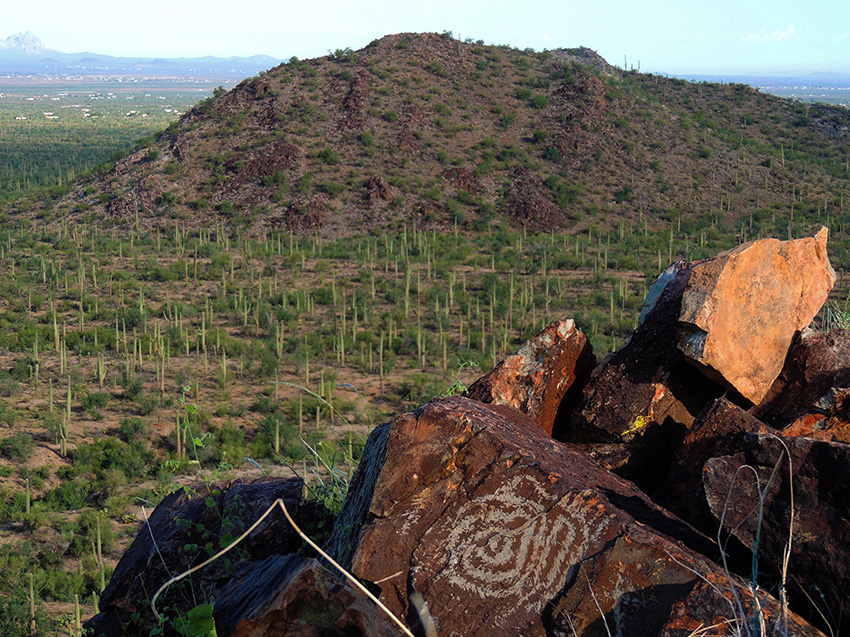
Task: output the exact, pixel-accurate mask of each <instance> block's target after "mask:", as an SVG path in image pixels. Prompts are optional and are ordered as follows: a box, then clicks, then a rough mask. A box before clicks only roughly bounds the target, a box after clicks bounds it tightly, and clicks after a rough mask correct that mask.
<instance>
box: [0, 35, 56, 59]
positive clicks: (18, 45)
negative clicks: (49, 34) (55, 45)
mask: <svg viewBox="0 0 850 637" xmlns="http://www.w3.org/2000/svg"><path fill="white" fill-rule="evenodd" d="M0 51H4V52H7V53H19V54H24V55H41V54H42V53H51V52H52V51H53V49H51V48H49V47H47V46H45V45H44V43H43V42H42V41H41V40H39V39H38V38H37V37H36V36H34V35H33V34H32V33H30V32H29V31H27V32H26V33H16V34H14V35H10V36H9V37H8V38H6V39H4V40H0Z"/></svg>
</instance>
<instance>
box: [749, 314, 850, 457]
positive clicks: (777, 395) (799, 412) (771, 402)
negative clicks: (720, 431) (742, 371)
mask: <svg viewBox="0 0 850 637" xmlns="http://www.w3.org/2000/svg"><path fill="white" fill-rule="evenodd" d="M848 396H850V330H832V331H830V332H818V331H815V330H810V329H806V330H803V332H802V333H801V334H800V337H799V338H798V339H797V340H796V342H795V343H794V346H793V347H792V348H791V351H790V352H788V357H787V359H786V360H785V365H784V367H783V368H782V372H781V373H780V374H779V378H777V379H776V381H775V382H774V383H773V386H772V387H771V388H770V391H769V392H768V394H767V396H766V397H765V398H764V400H762V402H761V403H760V404H758V405H756V406H755V407H753V408H752V410H751V412H752V413H753V414H754V415H755V416H757V417H759V418H760V419H761V420H763V421H764V422H766V423H768V424H770V425H772V426H773V427H778V428H783V427H785V428H786V429H785V430H784V431H783V435H788V436H809V437H815V438H820V439H823V440H836V441H840V442H850V411H848V410H850V401H848Z"/></svg>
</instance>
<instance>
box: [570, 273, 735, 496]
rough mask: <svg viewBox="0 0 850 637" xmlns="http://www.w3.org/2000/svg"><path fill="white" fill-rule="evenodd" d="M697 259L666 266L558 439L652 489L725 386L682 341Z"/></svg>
mask: <svg viewBox="0 0 850 637" xmlns="http://www.w3.org/2000/svg"><path fill="white" fill-rule="evenodd" d="M692 269H693V264H690V263H684V262H681V261H680V262H677V263H674V264H673V265H671V266H670V267H668V268H667V269H666V270H665V271H664V272H663V273H662V275H661V276H660V277H659V278H658V280H657V281H656V282H655V283H654V284H653V285H652V287H651V288H650V290H649V292H648V294H647V297H646V302H645V305H644V309H643V311H642V312H641V316H640V323H639V325H638V327H637V329H636V330H635V332H634V334H632V337H631V338H630V339H629V341H628V342H627V343H626V344H625V345H624V346H623V347H621V348H620V349H619V350H618V351H616V352H614V353H613V354H611V355H610V356H609V357H608V358H606V359H605V360H604V361H603V362H602V363H601V364H600V365H599V366H598V367H597V368H596V369H594V370H593V372H592V373H591V375H590V378H589V379H588V381H587V382H586V383H585V385H584V387H583V388H582V390H581V395H580V398H579V401H578V404H577V406H576V407H575V409H574V410H573V412H572V414H571V416H570V422H569V425H568V426H564V425H561V424H560V423H556V426H555V430H556V432H560V433H559V434H558V439H559V440H563V441H567V442H569V443H571V444H573V445H575V446H576V449H578V450H581V451H582V452H584V453H589V454H592V456H593V458H594V459H595V460H596V461H597V462H599V463H600V464H601V465H603V466H605V467H607V468H609V469H611V470H613V471H616V472H617V473H618V474H619V475H621V476H623V477H625V478H627V479H629V480H632V481H634V482H635V483H637V484H638V485H639V486H640V487H641V488H642V489H644V490H645V491H647V492H651V491H653V490H654V489H655V487H656V486H657V485H658V483H659V481H660V480H661V478H662V477H663V476H664V474H665V473H666V471H667V467H668V466H669V464H670V462H671V460H672V456H673V452H674V451H675V449H676V447H677V446H678V444H679V441H681V439H682V437H683V436H684V434H685V432H686V431H687V429H688V427H690V426H691V424H693V421H694V418H695V417H696V415H697V414H699V413H700V411H701V410H702V409H703V407H704V406H705V404H706V403H708V402H710V401H711V400H713V399H715V398H717V397H718V396H720V395H722V394H723V393H724V392H725V391H726V390H725V388H724V387H722V386H721V385H719V384H717V383H715V382H713V381H711V380H709V379H706V378H705V377H704V376H703V375H702V374H701V373H700V371H699V370H697V369H696V368H694V367H693V366H691V365H688V364H687V363H686V362H685V359H684V356H683V355H682V352H681V351H679V349H678V348H677V347H676V338H677V330H678V319H679V312H680V310H681V305H682V293H683V291H684V289H685V287H686V286H687V284H688V281H689V279H690V276H691V271H692Z"/></svg>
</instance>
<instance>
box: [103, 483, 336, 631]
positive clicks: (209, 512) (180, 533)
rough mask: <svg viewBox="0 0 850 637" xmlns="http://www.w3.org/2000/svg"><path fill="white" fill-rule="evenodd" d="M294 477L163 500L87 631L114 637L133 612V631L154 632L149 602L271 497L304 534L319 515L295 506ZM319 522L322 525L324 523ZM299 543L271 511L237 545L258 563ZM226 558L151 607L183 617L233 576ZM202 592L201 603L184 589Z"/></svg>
mask: <svg viewBox="0 0 850 637" xmlns="http://www.w3.org/2000/svg"><path fill="white" fill-rule="evenodd" d="M302 485H303V482H302V480H301V479H300V478H296V479H286V480H283V479H280V478H271V477H268V478H260V479H258V480H254V481H243V480H235V481H233V482H223V483H220V484H210V485H207V484H201V485H197V486H196V487H194V488H193V489H186V490H183V489H181V490H179V491H175V492H174V493H172V494H171V495H169V496H166V497H165V498H164V499H163V501H162V502H161V503H160V504H159V506H157V507H156V509H154V511H153V512H152V513H151V515H150V518H149V519H148V523H147V524H144V525H143V526H142V527H141V529H140V530H139V533H138V535H137V536H136V539H135V540H133V543H132V544H131V545H130V548H129V549H127V552H126V553H125V554H124V555H123V556H122V557H121V560H120V561H119V562H118V565H117V566H116V567H115V571H114V572H113V574H112V578H111V579H110V581H109V584H108V586H107V587H106V589H105V590H104V591H103V594H102V595H101V600H100V609H101V612H100V614H99V615H96V616H95V617H93V618H92V619H90V620H89V621H88V622H86V627H87V628H89V629H90V630H91V631H92V634H95V635H121V634H124V633H123V632H122V624H124V623H126V622H128V621H129V620H130V617H131V616H132V615H134V614H137V613H138V619H137V620H136V623H135V624H134V627H135V628H136V629H138V631H139V633H138V634H143V633H144V634H147V632H148V630H149V629H151V628H153V627H154V626H156V625H157V621H156V619H155V617H154V616H153V614H152V613H151V610H150V599H151V597H152V596H153V594H154V593H155V592H156V590H157V589H158V588H159V587H160V586H161V585H162V584H164V583H165V582H166V581H168V580H169V579H170V578H171V577H172V576H174V575H178V574H180V573H182V572H184V571H186V570H188V569H189V568H190V567H192V566H194V565H196V564H199V563H200V562H202V561H204V560H205V559H206V558H207V557H209V553H208V552H207V550H206V548H205V546H206V545H207V544H211V545H212V546H214V547H220V546H223V544H222V542H224V541H227V538H228V537H229V538H236V537H238V536H239V535H240V534H241V533H243V532H244V531H245V529H247V528H248V527H249V526H250V525H251V524H253V523H254V521H256V520H257V519H258V518H259V517H260V516H261V515H262V514H263V513H265V511H266V509H268V507H269V506H271V504H272V503H273V502H274V501H275V500H277V499H278V498H280V499H282V500H283V501H284V503H285V504H286V506H287V508H288V510H289V511H290V512H291V514H292V515H293V516H294V517H295V519H296V520H297V521H298V523H299V525H303V526H304V527H305V528H308V529H309V528H312V527H314V526H315V525H316V523H317V522H320V521H322V520H317V519H316V517H315V516H317V515H318V516H320V517H321V515H322V513H321V512H320V511H318V510H317V509H316V507H315V506H314V505H312V506H305V505H304V504H303V502H302V500H301V489H302ZM324 521H325V522H326V520H324ZM301 545H302V540H301V538H300V537H299V536H298V535H297V533H296V532H295V531H294V530H293V529H292V528H291V527H290V526H289V524H288V523H287V522H286V520H285V518H284V516H283V513H282V512H281V511H279V510H277V509H276V510H275V511H273V512H272V513H271V514H270V515H269V516H268V517H267V518H266V519H265V520H264V521H263V523H262V524H261V525H260V526H259V527H258V528H257V529H256V530H255V531H254V532H253V533H252V534H251V535H250V536H249V537H248V538H246V540H245V541H243V542H242V544H240V548H239V553H238V555H241V556H242V559H244V560H247V561H251V560H263V559H265V558H267V557H269V556H271V555H276V554H287V553H294V552H296V551H297V550H298V549H300V548H301ZM234 555H236V554H234ZM232 561H233V560H232V558H231V559H230V560H228V559H221V560H218V561H216V562H213V563H212V564H210V565H209V566H208V567H206V568H204V569H201V570H200V571H198V572H197V573H195V574H194V575H192V576H190V577H188V578H186V579H185V580H183V581H181V582H178V583H176V584H174V585H173V586H172V587H171V588H170V589H168V590H167V591H166V592H164V593H163V594H162V595H161V596H160V598H159V600H158V602H157V604H158V606H159V607H160V610H162V609H163V608H166V607H167V608H169V609H170V610H171V612H177V613H183V614H185V613H186V612H187V611H188V610H189V609H191V608H193V607H194V606H196V605H197V604H200V603H203V602H204V601H208V600H209V599H212V598H215V597H217V595H218V592H219V591H220V590H221V589H222V587H223V586H224V585H226V584H227V583H228V582H229V580H230V578H231V577H232V572H231V571H232ZM189 589H191V590H195V591H201V590H202V591H204V593H203V599H199V598H197V597H195V596H193V595H192V594H188V595H187V594H186V592H187V590H189Z"/></svg>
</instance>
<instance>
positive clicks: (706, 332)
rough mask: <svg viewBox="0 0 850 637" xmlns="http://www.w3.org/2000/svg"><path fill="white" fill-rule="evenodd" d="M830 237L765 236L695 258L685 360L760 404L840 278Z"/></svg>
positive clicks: (682, 324)
mask: <svg viewBox="0 0 850 637" xmlns="http://www.w3.org/2000/svg"><path fill="white" fill-rule="evenodd" d="M827 234H828V233H827V230H826V228H821V230H820V231H819V232H818V233H817V234H816V235H815V236H813V237H807V238H805V239H797V240H793V241H779V240H778V239H762V240H760V241H753V242H751V243H745V244H744V245H741V246H739V247H737V248H735V249H734V250H730V251H728V252H725V253H723V254H721V255H720V256H718V257H717V258H714V259H709V260H707V261H702V262H699V263H695V264H694V265H693V268H692V272H691V276H690V278H689V280H688V283H687V286H686V288H685V291H684V294H683V297H682V311H681V314H680V316H679V334H678V346H679V349H680V350H682V352H684V354H685V356H686V358H687V359H688V360H689V361H691V362H693V363H695V364H697V365H699V366H700V368H701V369H702V370H703V371H704V372H705V373H706V375H708V376H710V377H712V378H714V379H716V380H718V381H720V382H723V383H724V384H726V385H728V386H729V387H732V388H734V389H735V390H736V391H737V392H738V393H740V394H741V395H742V396H744V397H745V398H746V399H748V400H749V401H751V402H752V403H755V404H758V403H759V402H761V401H762V399H763V398H764V397H765V395H767V393H768V390H769V389H770V387H771V385H772V384H773V382H774V381H775V380H776V378H777V376H779V372H780V371H781V370H782V366H783V363H784V362H785V357H786V355H787V354H788V349H789V348H790V346H791V343H792V341H793V339H794V336H795V334H796V333H797V332H799V331H800V330H802V329H803V328H804V327H807V326H808V325H809V324H810V323H811V322H812V319H813V318H814V317H815V315H816V314H817V313H818V311H819V310H820V308H821V306H822V305H823V304H824V302H825V301H826V298H827V295H828V294H829V291H830V290H831V289H832V285H833V283H834V282H835V272H834V271H833V269H832V266H830V264H829V258H828V257H827V254H826V240H827Z"/></svg>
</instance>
